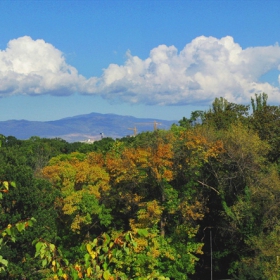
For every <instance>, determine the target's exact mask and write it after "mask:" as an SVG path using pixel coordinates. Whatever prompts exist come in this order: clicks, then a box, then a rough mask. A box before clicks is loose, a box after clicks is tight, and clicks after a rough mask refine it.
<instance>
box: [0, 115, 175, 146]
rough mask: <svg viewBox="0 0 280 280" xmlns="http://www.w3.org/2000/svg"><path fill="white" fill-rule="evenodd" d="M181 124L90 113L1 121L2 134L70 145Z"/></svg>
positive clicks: (0, 131) (0, 129)
mask: <svg viewBox="0 0 280 280" xmlns="http://www.w3.org/2000/svg"><path fill="white" fill-rule="evenodd" d="M177 122H178V121H176V120H174V121H166V120H160V119H147V118H145V119H143V118H135V117H131V116H121V115H115V114H99V113H90V114H86V115H78V116H74V117H68V118H63V119H60V120H56V121H45V122H41V121H27V120H9V121H0V134H3V135H5V136H14V137H16V138H18V139H29V138H30V137H31V136H39V137H41V138H55V137H58V138H62V139H65V140H66V141H68V142H74V141H83V140H87V139H91V140H97V139H100V138H101V133H102V134H103V136H104V137H112V138H121V137H124V136H126V135H133V134H134V132H135V128H136V130H137V132H143V131H152V130H153V129H154V125H156V126H157V127H158V128H159V129H169V128H170V126H171V125H172V124H173V123H177Z"/></svg>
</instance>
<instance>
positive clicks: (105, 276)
mask: <svg viewBox="0 0 280 280" xmlns="http://www.w3.org/2000/svg"><path fill="white" fill-rule="evenodd" d="M110 276H111V273H110V272H109V270H106V271H104V273H103V278H104V280H108V279H109V277H110Z"/></svg>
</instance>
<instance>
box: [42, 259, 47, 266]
mask: <svg viewBox="0 0 280 280" xmlns="http://www.w3.org/2000/svg"><path fill="white" fill-rule="evenodd" d="M47 263H48V262H47V260H46V259H44V260H42V267H46V266H47Z"/></svg>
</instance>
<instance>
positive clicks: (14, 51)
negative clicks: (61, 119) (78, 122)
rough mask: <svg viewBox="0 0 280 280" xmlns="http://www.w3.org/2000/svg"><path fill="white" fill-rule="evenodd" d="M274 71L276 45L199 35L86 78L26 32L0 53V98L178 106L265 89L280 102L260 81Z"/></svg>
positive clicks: (240, 99) (279, 64)
mask: <svg viewBox="0 0 280 280" xmlns="http://www.w3.org/2000/svg"><path fill="white" fill-rule="evenodd" d="M275 69H278V70H279V69H280V47H279V46H278V45H274V46H267V47H251V48H247V49H242V48H241V46H240V45H239V44H237V43H235V42H234V40H233V38H232V37H230V36H227V37H224V38H221V39H217V38H214V37H204V36H200V37H197V38H195V39H194V40H193V41H192V42H190V43H189V44H187V45H186V46H185V47H184V49H183V50H182V51H180V52H178V50H177V49H176V47H174V46H166V45H160V46H158V47H156V48H154V49H152V50H151V51H150V56H149V57H148V58H146V59H144V60H142V59H140V58H139V57H137V56H133V55H131V54H130V52H128V53H127V59H126V62H125V63H124V65H117V64H110V65H109V66H108V68H107V69H105V70H104V72H103V75H102V76H101V77H99V78H98V77H92V78H90V79H86V78H85V77H83V76H81V75H79V74H78V72H77V70H76V69H75V68H74V67H72V66H70V65H68V64H67V63H66V61H65V57H64V56H63V54H62V52H61V51H59V50H58V49H56V48H55V47H54V46H52V45H51V44H48V43H46V42H44V41H43V40H36V41H35V40H32V39H31V38H30V37H27V36H25V37H21V38H18V39H15V40H11V41H10V42H9V43H8V47H7V49H6V50H3V51H1V52H0V96H1V95H2V96H4V95H11V94H44V93H49V94H56V95H69V94H71V93H74V92H80V93H83V94H99V95H101V96H103V97H104V98H108V99H119V100H122V101H125V102H130V103H145V104H161V105H172V104H174V105H183V104H197V103H205V104H206V103H209V102H212V101H213V99H214V98H215V97H220V96H223V97H225V98H227V99H228V100H229V101H232V102H236V103H244V102H248V101H249V99H250V97H251V96H252V95H253V94H254V93H256V92H266V93H267V94H268V95H269V100H270V101H274V102H280V89H279V88H278V87H275V86H273V85H271V84H269V83H263V82H260V81H259V78H260V77H261V76H262V75H263V74H265V73H267V72H269V71H270V70H275ZM278 80H279V83H280V75H279V79H278Z"/></svg>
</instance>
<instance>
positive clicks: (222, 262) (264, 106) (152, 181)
mask: <svg viewBox="0 0 280 280" xmlns="http://www.w3.org/2000/svg"><path fill="white" fill-rule="evenodd" d="M0 140H1V147H0V215H1V218H0V278H1V279H28V280H33V279H34V280H36V279H38V280H41V279H64V280H67V279H69V280H70V279H71V280H72V279H104V280H117V279H120V280H121V279H138V280H141V279H143V280H144V279H159V280H160V279H162V280H164V279H166V280H167V279H170V280H171V279H178V280H184V279H195V280H198V279H202V280H205V279H209V280H210V279H211V280H212V279H239V280H250V279H252V280H256V279H259V280H274V279H275V280H276V279H280V259H279V258H280V242H279V241H280V240H279V239H280V177H279V175H280V107H278V106H272V105H269V104H268V96H267V95H266V94H265V93H262V94H256V95H255V96H254V98H252V99H251V105H240V104H235V103H231V102H229V101H227V100H226V99H225V98H222V97H221V98H216V99H215V100H214V101H213V103H212V106H211V107H210V108H209V110H207V111H194V112H192V113H191V116H190V117H189V118H186V117H183V118H182V119H181V120H180V121H179V122H178V124H174V125H172V126H171V127H170V129H168V130H160V129H158V130H156V131H154V132H143V133H140V134H138V135H136V136H135V137H125V138H121V139H112V138H103V139H102V140H100V141H96V142H94V143H93V144H86V143H80V142H75V143H68V142H66V141H65V140H62V139H59V138H56V139H47V138H39V137H35V136H34V137H31V138H30V139H28V140H19V139H16V138H15V137H13V136H4V135H1V136H0Z"/></svg>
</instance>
